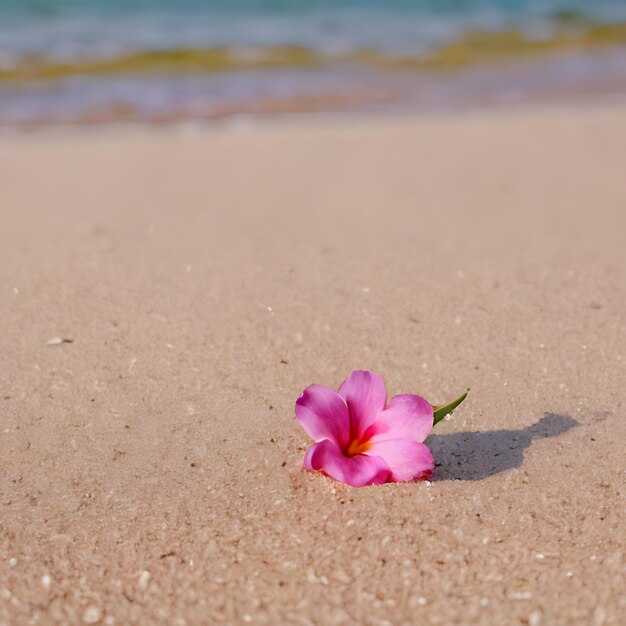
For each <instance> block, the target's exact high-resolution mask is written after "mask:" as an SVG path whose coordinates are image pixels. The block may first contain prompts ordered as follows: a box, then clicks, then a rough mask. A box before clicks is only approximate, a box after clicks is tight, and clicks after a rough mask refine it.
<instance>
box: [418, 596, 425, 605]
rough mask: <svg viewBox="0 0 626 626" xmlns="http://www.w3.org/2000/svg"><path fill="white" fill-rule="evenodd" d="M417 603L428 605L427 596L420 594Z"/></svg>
mask: <svg viewBox="0 0 626 626" xmlns="http://www.w3.org/2000/svg"><path fill="white" fill-rule="evenodd" d="M417 603H418V604H419V605H420V606H426V605H427V604H428V600H427V599H426V598H424V596H420V597H419V598H418V599H417Z"/></svg>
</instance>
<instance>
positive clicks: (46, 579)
mask: <svg viewBox="0 0 626 626" xmlns="http://www.w3.org/2000/svg"><path fill="white" fill-rule="evenodd" d="M50 585H52V578H51V577H50V576H49V575H48V574H44V575H43V576H42V577H41V586H42V587H43V588H44V589H50Z"/></svg>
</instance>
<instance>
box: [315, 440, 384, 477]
mask: <svg viewBox="0 0 626 626" xmlns="http://www.w3.org/2000/svg"><path fill="white" fill-rule="evenodd" d="M303 465H304V468H305V469H308V470H311V471H317V472H322V473H323V474H326V475H327V476H330V477H331V478H334V479H335V480H338V481H340V482H342V483H346V485H350V486H351V487H364V486H365V485H381V484H382V483H384V482H386V481H387V479H388V478H389V467H388V466H387V464H386V463H385V461H383V459H381V458H380V457H377V456H370V455H367V456H366V455H364V454H357V455H356V456H353V457H347V456H344V455H343V454H342V452H341V449H340V448H339V446H337V444H336V443H334V442H333V441H330V440H329V439H325V440H324V441H320V442H319V443H316V444H315V445H313V446H311V447H310V448H309V449H308V450H307V452H306V454H305V456H304V463H303Z"/></svg>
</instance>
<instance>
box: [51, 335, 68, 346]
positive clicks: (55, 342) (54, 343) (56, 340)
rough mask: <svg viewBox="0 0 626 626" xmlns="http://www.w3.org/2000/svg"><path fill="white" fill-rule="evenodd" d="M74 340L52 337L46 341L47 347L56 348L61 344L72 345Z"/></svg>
mask: <svg viewBox="0 0 626 626" xmlns="http://www.w3.org/2000/svg"><path fill="white" fill-rule="evenodd" d="M73 342H74V340H73V339H72V338H71V337H52V338H51V339H48V345H49V346H58V345H60V344H62V343H73Z"/></svg>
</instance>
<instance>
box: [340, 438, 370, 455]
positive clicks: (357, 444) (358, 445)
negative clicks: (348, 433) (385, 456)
mask: <svg viewBox="0 0 626 626" xmlns="http://www.w3.org/2000/svg"><path fill="white" fill-rule="evenodd" d="M371 447H372V444H371V442H370V441H360V440H358V439H353V440H352V441H351V442H350V445H349V446H348V450H347V451H346V455H347V456H356V455H357V454H364V453H365V452H367V451H368V450H369V449H370V448H371Z"/></svg>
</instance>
